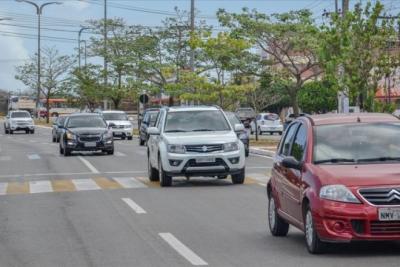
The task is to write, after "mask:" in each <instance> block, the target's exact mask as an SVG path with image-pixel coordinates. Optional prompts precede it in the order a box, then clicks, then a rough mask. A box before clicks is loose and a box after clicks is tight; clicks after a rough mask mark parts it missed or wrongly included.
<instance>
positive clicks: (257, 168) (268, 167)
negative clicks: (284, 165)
mask: <svg viewBox="0 0 400 267" xmlns="http://www.w3.org/2000/svg"><path fill="white" fill-rule="evenodd" d="M246 169H268V170H269V169H272V167H246Z"/></svg>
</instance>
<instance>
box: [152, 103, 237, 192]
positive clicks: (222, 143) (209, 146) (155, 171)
mask: <svg viewBox="0 0 400 267" xmlns="http://www.w3.org/2000/svg"><path fill="white" fill-rule="evenodd" d="M243 129H244V128H243V125H242V124H236V125H235V126H231V125H230V123H229V122H228V120H227V118H226V116H225V114H224V112H223V111H222V110H221V109H219V108H218V107H170V108H162V109H161V110H160V113H159V116H158V119H157V122H156V124H155V127H149V128H148V129H147V133H148V134H149V140H148V142H147V155H148V170H149V179H150V180H151V181H160V184H161V186H171V184H172V178H173V177H174V176H186V177H191V176H203V177H204V176H207V177H217V178H219V179H224V178H226V177H227V176H228V175H231V178H232V182H233V183H234V184H242V183H243V182H244V179H245V148H244V145H243V143H242V142H240V140H239V139H238V137H237V135H236V132H235V131H243Z"/></svg>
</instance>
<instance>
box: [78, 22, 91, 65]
mask: <svg viewBox="0 0 400 267" xmlns="http://www.w3.org/2000/svg"><path fill="white" fill-rule="evenodd" d="M88 29H90V28H89V27H82V28H81V29H80V30H79V32H78V67H79V70H81V35H82V32H83V31H84V30H88ZM85 49H86V48H85ZM85 60H86V58H85ZM85 65H86V64H85Z"/></svg>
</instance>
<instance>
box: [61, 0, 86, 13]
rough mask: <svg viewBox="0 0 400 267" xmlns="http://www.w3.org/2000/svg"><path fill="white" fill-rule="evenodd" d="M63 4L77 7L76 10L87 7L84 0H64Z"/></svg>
mask: <svg viewBox="0 0 400 267" xmlns="http://www.w3.org/2000/svg"><path fill="white" fill-rule="evenodd" d="M63 5H64V6H68V7H72V8H74V9H77V10H78V11H81V10H84V9H86V8H88V7H89V3H88V2H86V1H85V0H79V1H64V2H63Z"/></svg>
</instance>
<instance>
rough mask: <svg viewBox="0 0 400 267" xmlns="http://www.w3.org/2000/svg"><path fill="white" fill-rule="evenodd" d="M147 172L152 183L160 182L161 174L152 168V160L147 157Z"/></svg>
mask: <svg viewBox="0 0 400 267" xmlns="http://www.w3.org/2000/svg"><path fill="white" fill-rule="evenodd" d="M147 170H148V174H149V180H150V181H152V182H158V181H159V180H160V176H159V173H158V171H157V169H155V168H153V166H151V162H150V158H149V157H148V156H147Z"/></svg>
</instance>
